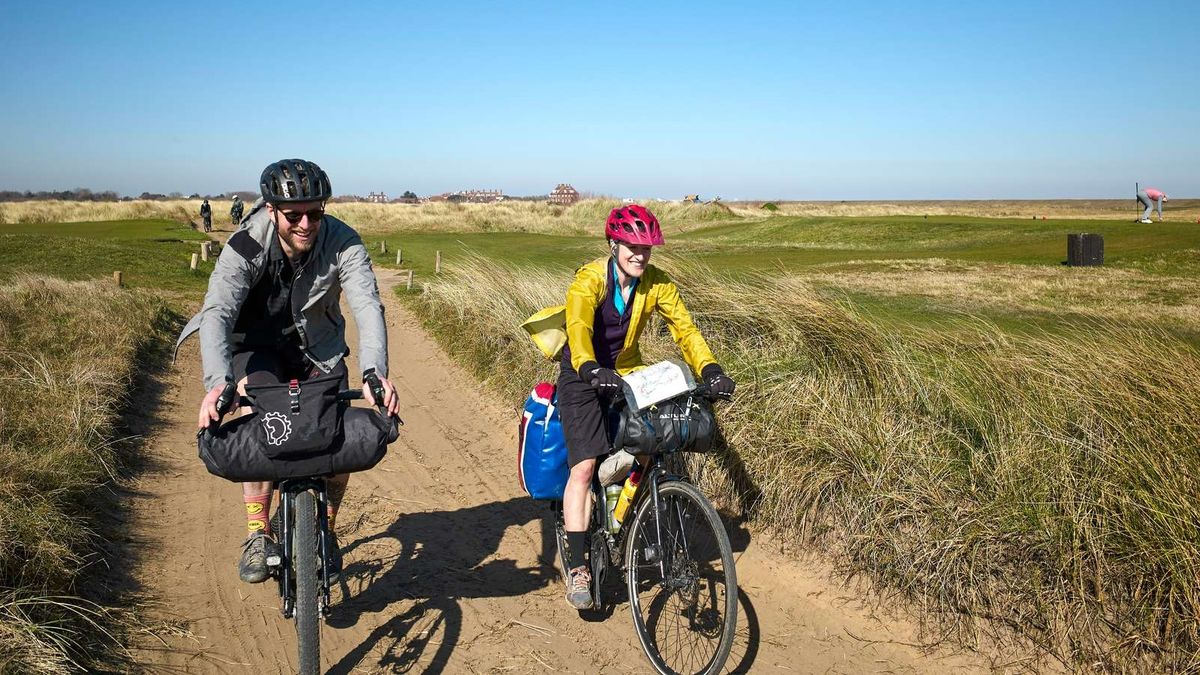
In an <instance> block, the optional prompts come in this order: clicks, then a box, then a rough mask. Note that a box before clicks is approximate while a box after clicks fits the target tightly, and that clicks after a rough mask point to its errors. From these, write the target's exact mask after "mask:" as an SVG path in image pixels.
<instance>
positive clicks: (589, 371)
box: [579, 361, 624, 396]
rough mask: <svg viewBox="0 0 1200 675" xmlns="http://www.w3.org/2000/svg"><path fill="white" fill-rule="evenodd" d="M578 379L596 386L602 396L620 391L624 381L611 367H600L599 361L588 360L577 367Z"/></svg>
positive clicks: (613, 394)
mask: <svg viewBox="0 0 1200 675" xmlns="http://www.w3.org/2000/svg"><path fill="white" fill-rule="evenodd" d="M579 379H581V380H583V381H584V382H587V383H588V384H590V385H592V386H593V387H595V388H596V391H598V392H600V394H601V395H603V396H615V395H617V394H619V393H621V385H622V384H624V382H623V381H622V380H621V376H620V375H618V374H617V371H615V370H613V369H611V368H601V367H600V364H599V363H596V362H595V361H588V362H587V363H585V364H583V365H582V366H580V367H579Z"/></svg>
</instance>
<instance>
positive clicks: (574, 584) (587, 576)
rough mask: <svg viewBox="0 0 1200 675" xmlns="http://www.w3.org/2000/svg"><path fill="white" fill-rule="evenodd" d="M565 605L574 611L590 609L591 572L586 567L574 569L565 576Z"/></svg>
mask: <svg viewBox="0 0 1200 675" xmlns="http://www.w3.org/2000/svg"><path fill="white" fill-rule="evenodd" d="M567 603H568V604H570V605H571V606H572V607H574V608H575V609H591V608H592V571H591V570H589V569H588V566H587V565H580V566H579V567H575V568H573V569H572V570H571V571H570V572H569V573H568V574H567Z"/></svg>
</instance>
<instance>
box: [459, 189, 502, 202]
mask: <svg viewBox="0 0 1200 675" xmlns="http://www.w3.org/2000/svg"><path fill="white" fill-rule="evenodd" d="M456 194H458V196H460V197H462V201H464V202H472V203H474V204H487V203H489V202H498V201H502V200H503V199H504V193H503V192H502V191H500V190H463V191H461V192H458V193H456Z"/></svg>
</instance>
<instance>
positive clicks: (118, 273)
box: [113, 270, 412, 288]
mask: <svg viewBox="0 0 1200 675" xmlns="http://www.w3.org/2000/svg"><path fill="white" fill-rule="evenodd" d="M113 282H114V283H116V284H117V288H120V287H121V270H117V271H115V272H113ZM409 283H412V282H409Z"/></svg>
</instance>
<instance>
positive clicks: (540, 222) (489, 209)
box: [0, 199, 1200, 234]
mask: <svg viewBox="0 0 1200 675" xmlns="http://www.w3.org/2000/svg"><path fill="white" fill-rule="evenodd" d="M209 203H210V204H211V205H212V209H213V225H214V226H215V227H218V228H222V229H224V228H228V227H229V206H230V204H231V202H228V201H224V200H210V202H209ZM620 203H621V202H619V201H617V200H614V199H587V200H583V201H581V202H578V203H576V204H574V205H572V206H568V207H562V206H555V205H552V204H547V203H545V202H526V201H507V202H499V203H496V204H451V203H448V202H431V203H427V204H411V205H410V204H369V203H334V204H330V205H329V212H330V213H332V214H333V215H335V216H337V217H339V218H341V219H342V220H345V221H346V222H347V223H350V224H351V225H353V226H354V227H355V228H356V229H358V230H360V231H362V232H367V233H374V232H390V231H438V232H492V231H501V232H540V233H549V234H586V233H592V232H593V231H594V229H595V226H596V223H602V222H604V217H605V216H606V215H607V213H608V211H609V209H611V208H613V207H614V206H617V205H619V204H620ZM773 203H774V204H776V205H777V207H778V209H777V210H776V211H771V212H768V211H764V210H763V209H762V208H761V207H762V204H763V202H729V203H728V204H682V203H679V202H674V201H649V202H647V203H646V204H647V205H648V206H649V207H650V208H651V210H653V211H654V213H655V214H656V215H658V217H659V219H660V220H662V221H663V223H664V224H665V226H666V227H667V228H668V230H667V231H668V233H670V232H672V231H674V232H682V231H687V230H688V229H691V228H693V227H696V226H698V225H703V224H707V223H712V222H719V221H722V220H726V219H736V218H753V219H759V218H765V217H768V216H771V215H781V216H784V215H785V216H813V217H828V216H872V217H874V216H879V217H883V216H924V215H930V216H933V215H952V216H979V217H986V218H1030V217H1035V216H1036V217H1039V218H1040V217H1041V216H1046V217H1048V218H1089V219H1120V220H1123V219H1126V218H1129V219H1132V218H1133V215H1134V203H1133V199H1128V200H1124V199H1090V200H1089V199H1060V200H945V201H807V202H787V201H784V202H773ZM246 206H247V208H249V206H250V205H249V204H247V205H246ZM1164 213H1165V214H1166V217H1167V220H1169V221H1173V222H1179V221H1184V222H1193V221H1195V220H1196V219H1197V218H1200V199H1174V200H1171V201H1170V202H1168V203H1167V204H1166V206H1165V208H1164ZM150 218H164V219H167V220H177V221H180V222H199V220H200V200H198V199H174V200H164V201H149V200H132V201H127V202H73V201H27V202H3V203H0V224H3V223H68V222H84V221H96V220H139V219H150Z"/></svg>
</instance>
